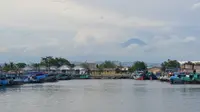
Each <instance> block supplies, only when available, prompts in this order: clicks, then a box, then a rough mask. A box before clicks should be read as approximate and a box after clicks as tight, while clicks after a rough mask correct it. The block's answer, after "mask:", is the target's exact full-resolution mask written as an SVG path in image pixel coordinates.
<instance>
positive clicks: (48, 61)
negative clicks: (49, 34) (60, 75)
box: [40, 56, 74, 67]
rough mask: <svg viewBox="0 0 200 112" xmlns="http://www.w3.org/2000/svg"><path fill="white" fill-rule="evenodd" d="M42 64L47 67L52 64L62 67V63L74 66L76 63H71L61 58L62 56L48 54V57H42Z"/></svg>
mask: <svg viewBox="0 0 200 112" xmlns="http://www.w3.org/2000/svg"><path fill="white" fill-rule="evenodd" d="M40 64H41V65H43V66H46V67H50V66H56V67H60V66H62V65H68V66H70V67H73V66H74V65H73V64H71V63H70V62H69V61H68V60H67V59H65V58H61V57H59V58H58V57H55V58H54V57H52V56H47V57H42V58H41V61H40Z"/></svg>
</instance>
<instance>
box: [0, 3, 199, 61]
mask: <svg viewBox="0 0 200 112" xmlns="http://www.w3.org/2000/svg"><path fill="white" fill-rule="evenodd" d="M0 16H1V17H0V39H1V41H0V62H4V61H25V62H34V61H38V60H39V59H40V57H41V56H46V55H51V56H61V57H65V58H68V59H69V60H73V61H75V60H77V61H85V60H88V61H101V60H120V61H135V60H143V61H146V62H162V61H164V60H167V59H169V58H170V59H177V60H200V56H199V55H200V50H199V48H200V41H199V40H200V33H199V32H200V22H199V20H200V1H198V0H170V1H169V0H140V1H138V0H123V1H122V0H0ZM124 44H126V45H124Z"/></svg>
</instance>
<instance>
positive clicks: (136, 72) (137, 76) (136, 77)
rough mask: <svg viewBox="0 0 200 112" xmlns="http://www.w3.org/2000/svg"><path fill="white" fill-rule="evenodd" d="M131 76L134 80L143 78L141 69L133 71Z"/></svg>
mask: <svg viewBox="0 0 200 112" xmlns="http://www.w3.org/2000/svg"><path fill="white" fill-rule="evenodd" d="M133 77H134V79H135V80H145V76H144V72H143V71H135V72H134V75H133Z"/></svg>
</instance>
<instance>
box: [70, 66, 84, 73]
mask: <svg viewBox="0 0 200 112" xmlns="http://www.w3.org/2000/svg"><path fill="white" fill-rule="evenodd" d="M73 71H74V72H73V73H74V74H85V73H86V72H87V70H86V69H85V68H83V67H82V66H75V67H74V68H73Z"/></svg>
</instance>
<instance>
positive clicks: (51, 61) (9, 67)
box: [0, 56, 180, 72]
mask: <svg viewBox="0 0 200 112" xmlns="http://www.w3.org/2000/svg"><path fill="white" fill-rule="evenodd" d="M27 65H30V66H33V67H34V68H39V67H41V66H45V67H47V68H50V67H51V66H55V67H60V66H62V65H68V66H70V67H74V66H75V65H74V64H72V63H70V61H69V60H67V59H65V58H62V57H52V56H46V57H41V60H40V62H39V63H31V64H26V63H22V62H20V63H13V62H10V63H4V64H3V66H0V70H1V71H6V72H7V71H18V70H21V69H22V68H24V67H26V66H27ZM81 65H82V67H84V68H86V69H89V66H88V64H87V63H82V64H81ZM121 67H122V66H121V65H116V64H115V63H113V62H112V61H105V62H103V63H101V64H97V65H96V68H98V69H99V70H100V71H103V70H104V69H106V68H113V69H116V72H121V71H120V68H121ZM168 68H180V63H179V62H178V61H177V60H167V61H164V62H163V63H162V64H161V69H162V70H163V71H165V70H166V69H168ZM136 70H141V71H144V70H147V64H146V63H145V62H143V61H136V62H134V63H133V65H132V66H131V67H129V72H134V71H136Z"/></svg>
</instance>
